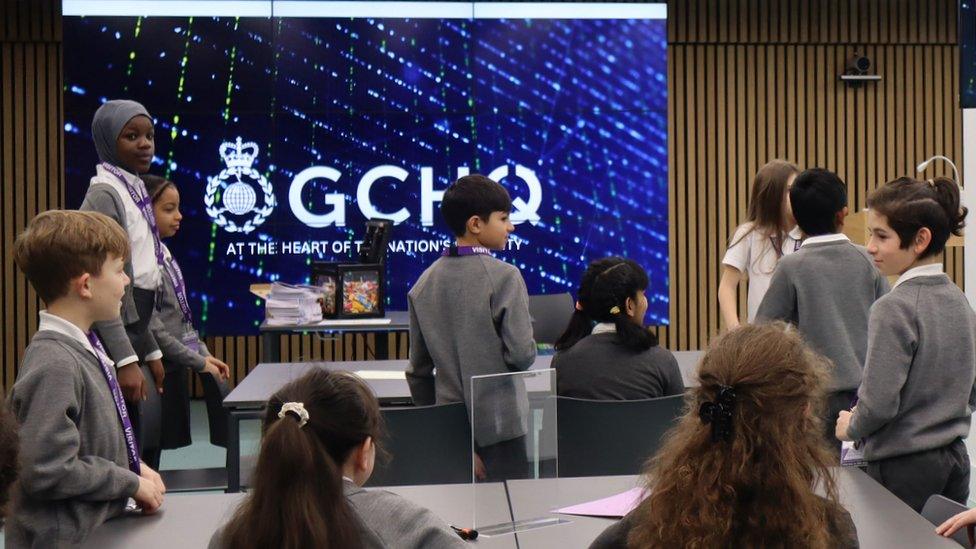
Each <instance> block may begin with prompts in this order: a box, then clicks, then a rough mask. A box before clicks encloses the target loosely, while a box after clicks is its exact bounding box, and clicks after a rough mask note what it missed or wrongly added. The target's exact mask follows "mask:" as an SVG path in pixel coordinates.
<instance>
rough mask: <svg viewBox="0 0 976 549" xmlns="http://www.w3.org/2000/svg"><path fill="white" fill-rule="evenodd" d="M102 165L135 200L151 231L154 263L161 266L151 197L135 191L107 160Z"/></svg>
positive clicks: (161, 250) (161, 258)
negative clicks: (154, 256) (154, 253)
mask: <svg viewBox="0 0 976 549" xmlns="http://www.w3.org/2000/svg"><path fill="white" fill-rule="evenodd" d="M102 167H103V168H105V169H106V170H107V171H108V172H109V173H111V174H112V175H114V176H115V177H117V178H118V180H119V181H121V182H122V184H123V185H124V186H125V189H126V190H127V191H129V196H130V197H132V201H133V202H135V204H136V207H137V208H139V211H140V212H142V217H143V219H145V220H146V223H148V224H149V232H150V233H152V237H153V250H154V251H155V252H156V264H157V265H159V266H160V267H163V263H164V262H163V243H162V242H161V241H160V240H159V228H158V227H157V226H156V214H155V213H153V209H152V199H151V198H150V197H149V196H148V195H147V196H141V193H140V192H137V191H136V188H135V187H133V186H132V184H131V183H129V181H128V180H127V179H126V178H125V175H123V174H122V172H121V171H120V170H119V169H118V168H116V167H115V166H113V165H111V164H109V163H107V162H102Z"/></svg>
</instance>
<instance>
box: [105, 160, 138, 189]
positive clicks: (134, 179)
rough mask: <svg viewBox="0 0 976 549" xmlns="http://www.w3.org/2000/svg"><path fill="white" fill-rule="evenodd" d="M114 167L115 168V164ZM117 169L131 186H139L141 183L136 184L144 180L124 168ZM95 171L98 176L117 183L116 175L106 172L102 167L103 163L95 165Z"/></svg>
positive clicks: (117, 167) (118, 167)
mask: <svg viewBox="0 0 976 549" xmlns="http://www.w3.org/2000/svg"><path fill="white" fill-rule="evenodd" d="M113 166H114V164H113ZM115 168H116V169H117V170H119V172H121V173H122V175H124V176H125V180H126V181H127V182H128V183H129V184H131V185H133V186H138V185H139V183H136V182H137V181H138V182H140V183H141V182H142V179H141V178H140V177H139V176H138V175H136V174H134V173H132V172H130V171H128V170H126V169H125V168H123V167H122V166H115ZM95 171H96V172H98V175H100V176H104V177H107V178H108V179H109V180H110V181H115V180H116V179H115V175H114V174H113V173H112V172H110V171H108V170H106V169H105V166H102V163H101V162H99V163H98V164H97V165H95Z"/></svg>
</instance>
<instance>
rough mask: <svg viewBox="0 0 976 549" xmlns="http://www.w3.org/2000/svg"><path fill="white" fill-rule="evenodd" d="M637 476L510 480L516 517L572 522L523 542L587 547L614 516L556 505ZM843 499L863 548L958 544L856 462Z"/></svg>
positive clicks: (625, 485) (841, 483)
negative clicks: (565, 510)
mask: <svg viewBox="0 0 976 549" xmlns="http://www.w3.org/2000/svg"><path fill="white" fill-rule="evenodd" d="M637 482H638V477H636V476H630V475H628V476H619V477H587V478H561V479H542V480H516V481H508V482H507V485H508V492H509V497H510V501H511V505H512V515H513V516H514V517H515V520H525V519H530V518H538V517H542V516H550V515H551V516H561V517H564V518H568V519H569V520H571V521H572V522H571V523H569V524H563V525H558V526H552V527H549V528H544V529H539V530H534V531H533V530H529V531H527V532H522V533H520V534H518V538H519V543H520V545H521V546H522V547H532V548H540V549H541V548H546V547H585V546H586V545H588V544H589V543H590V542H591V541H592V540H593V539H594V538H595V537H596V536H597V535H599V534H600V532H602V531H603V530H604V529H605V528H606V527H607V526H609V525H610V524H611V523H612V522H613V521H612V520H610V519H601V518H593V517H577V516H570V515H554V514H552V513H549V511H551V510H552V509H556V508H559V507H564V506H567V505H573V504H576V503H583V502H585V501H590V500H594V499H599V498H602V497H607V496H611V495H613V494H617V493H620V492H623V491H624V490H627V489H629V488H632V487H634V486H636V485H637ZM837 485H838V491H839V497H840V501H841V504H842V505H844V507H845V508H846V509H847V510H848V512H850V514H851V518H852V519H853V520H854V524H855V525H856V526H857V537H858V540H859V541H860V544H861V548H862V549H882V548H883V549H893V548H902V547H903V548H905V549H916V548H919V547H925V548H926V549H939V548H945V549H951V548H953V547H955V548H956V549H958V548H959V546H958V545H957V544H956V543H955V542H953V541H952V540H949V539H945V538H942V537H939V536H937V535H935V533H934V531H935V526H934V525H932V524H931V523H930V522H929V521H927V520H926V519H925V518H923V517H922V516H921V515H919V514H918V513H916V512H915V511H913V510H912V509H911V508H910V507H908V506H907V505H905V504H904V503H902V501H901V500H899V499H898V498H896V497H895V496H894V495H892V494H891V492H889V491H888V490H886V489H885V488H884V487H883V486H881V485H880V484H878V483H877V482H875V481H874V480H873V479H871V477H869V476H867V475H866V474H865V473H864V472H863V471H861V470H860V469H856V468H847V467H844V468H838V471H837Z"/></svg>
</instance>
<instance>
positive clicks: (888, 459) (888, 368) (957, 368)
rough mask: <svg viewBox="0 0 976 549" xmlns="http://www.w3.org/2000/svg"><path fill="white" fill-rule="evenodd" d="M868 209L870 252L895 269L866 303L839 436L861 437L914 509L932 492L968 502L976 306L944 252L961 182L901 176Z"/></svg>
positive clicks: (873, 470)
mask: <svg viewBox="0 0 976 549" xmlns="http://www.w3.org/2000/svg"><path fill="white" fill-rule="evenodd" d="M937 188H938V190H937ZM868 207H869V208H870V210H868V228H869V229H870V232H871V238H870V240H869V241H868V252H870V253H871V255H872V257H873V258H874V260H875V262H876V264H877V265H878V267H879V269H880V270H881V271H882V272H884V273H885V274H886V275H899V277H898V281H897V282H895V286H894V288H892V290H891V292H890V293H889V294H888V295H886V296H884V297H882V298H881V299H879V300H878V301H877V302H876V303H875V304H874V306H873V307H871V319H870V324H869V326H868V352H867V361H866V362H865V364H864V380H863V381H862V382H861V387H860V388H859V389H858V397H859V398H858V403H857V406H856V407H855V408H854V409H853V410H852V412H843V411H842V412H840V415H839V417H838V419H837V426H836V429H837V438H839V439H841V440H854V441H862V445H863V448H862V449H863V451H864V458H865V459H866V460H867V462H868V465H867V472H868V474H869V475H870V476H871V477H873V478H874V479H875V480H877V481H878V482H879V483H881V484H882V485H883V486H884V487H885V488H887V489H888V490H890V491H891V492H892V493H893V494H895V495H896V496H898V497H899V498H900V499H901V500H902V501H904V502H905V503H907V504H908V505H909V506H910V507H912V508H913V509H915V510H916V511H918V512H921V510H922V507H923V506H924V505H925V501H926V500H927V499H928V498H929V496H931V495H933V494H940V495H942V496H945V497H947V498H949V499H953V500H955V501H957V502H959V503H961V504H963V505H966V503H967V499H968V495H969V477H970V466H969V454H968V452H967V450H966V445H965V443H964V442H963V440H962V439H963V438H965V437H966V436H968V435H969V427H970V421H971V418H972V413H973V410H974V408H976V387H974V384H973V382H974V380H976V314H974V313H973V309H972V307H970V305H969V302H968V301H967V299H966V296H965V295H964V294H963V293H962V291H961V290H960V289H959V288H958V287H957V286H956V285H955V284H954V283H953V282H952V281H951V280H950V279H949V277H948V276H946V275H945V273H944V272H943V271H942V258H941V253H942V251H943V249H944V247H945V242H946V240H948V237H949V233H950V232H952V233H955V234H961V229H962V224H963V218H964V217H965V215H966V212H965V210H960V207H959V190H958V186H957V185H956V183H955V182H954V181H952V180H949V179H947V178H937V179H936V180H935V181H933V182H923V181H915V180H913V179H910V178H901V179H897V180H895V181H892V182H890V183H888V184H886V185H885V186H883V187H881V188H880V189H878V190H877V191H875V193H873V194H872V195H871V197H870V198H869V199H868Z"/></svg>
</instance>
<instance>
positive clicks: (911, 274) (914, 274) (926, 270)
mask: <svg viewBox="0 0 976 549" xmlns="http://www.w3.org/2000/svg"><path fill="white" fill-rule="evenodd" d="M941 274H942V264H941V263H930V264H928V265H922V266H921V267H912V268H911V269H908V270H907V271H905V272H903V273H901V276H899V277H898V280H896V281H895V284H894V285H893V286H892V287H891V289H892V290H894V289H895V288H897V287H898V285H899V284H901V283H902V282H905V281H906V280H911V279H913V278H918V277H920V276H939V275H941Z"/></svg>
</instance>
